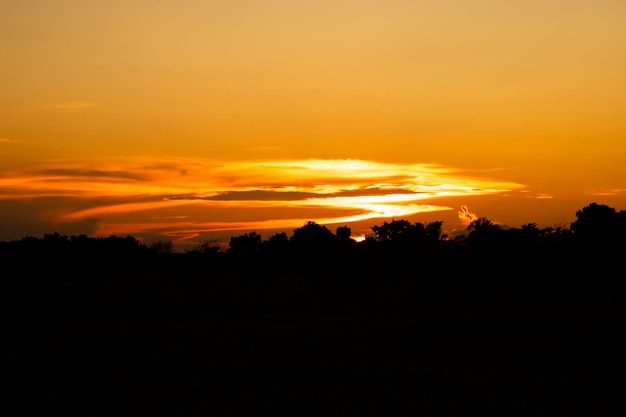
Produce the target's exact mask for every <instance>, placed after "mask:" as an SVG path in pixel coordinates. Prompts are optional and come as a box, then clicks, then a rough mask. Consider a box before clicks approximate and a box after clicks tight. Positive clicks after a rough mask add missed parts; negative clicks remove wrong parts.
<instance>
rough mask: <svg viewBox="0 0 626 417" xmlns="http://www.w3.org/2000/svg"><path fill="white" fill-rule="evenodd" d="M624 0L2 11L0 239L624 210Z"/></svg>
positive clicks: (92, 4) (15, 7)
mask: <svg viewBox="0 0 626 417" xmlns="http://www.w3.org/2000/svg"><path fill="white" fill-rule="evenodd" d="M624 22H626V2H625V1H623V0H594V1H582V0H568V1H565V0H563V1H561V0H558V1H557V0H542V1H538V0H527V1H512V0H511V1H509V0H473V1H467V0H437V1H422V0H411V1H409V0H385V1H380V0H359V1H356V0H333V1H326V0H317V1H298V0H263V1H259V0H228V1H226V0H224V1H218V0H204V1H200V0H178V1H167V0H161V1H158V0H155V1H144V0H124V1H121V0H110V1H106V2H105V1H95V0H80V1H79V0H54V1H52V0H20V1H4V2H0V57H1V65H0V215H1V216H0V240H12V239H19V238H21V237H23V236H26V235H31V236H43V234H44V233H51V232H55V231H58V232H60V233H64V234H69V235H71V234H87V235H92V236H108V235H111V234H115V235H126V234H131V235H133V236H135V237H137V238H140V239H142V240H144V241H146V242H149V241H154V240H157V239H161V240H172V241H174V243H175V244H180V245H182V244H196V243H201V242H202V241H205V240H210V239H226V238H227V237H228V236H232V235H237V234H242V233H246V232H249V231H257V232H259V233H261V234H262V235H264V236H269V235H268V234H269V233H273V232H275V231H281V230H282V231H286V232H290V231H291V230H293V229H294V228H296V227H299V226H301V225H302V224H304V223H305V222H306V221H308V220H312V221H316V222H318V223H321V224H324V225H328V226H329V228H331V229H332V230H333V231H334V230H335V228H336V227H337V226H342V225H348V226H350V227H351V228H352V231H353V235H354V236H359V235H363V234H365V233H368V232H369V231H371V230H370V228H371V226H372V225H375V224H382V222H383V221H389V220H391V219H393V218H395V219H400V218H402V219H408V220H411V221H420V222H430V221H435V220H441V221H443V222H444V224H443V229H444V230H445V231H447V232H454V231H455V230H463V229H464V228H465V227H466V226H467V221H466V219H463V218H462V217H463V216H460V215H459V212H460V211H461V212H462V209H461V207H463V206H467V208H468V210H469V213H470V214H472V215H476V216H480V217H486V218H488V219H489V220H491V221H493V222H494V223H498V224H502V225H507V226H512V227H519V226H521V225H522V224H525V223H530V222H535V223H537V224H538V225H539V226H541V227H548V226H560V225H569V223H571V222H572V221H574V220H575V213H576V211H577V210H579V209H581V208H582V207H584V206H585V205H588V204H589V203H591V202H597V203H599V204H607V205H610V206H612V207H614V208H616V209H618V210H622V209H626V24H624Z"/></svg>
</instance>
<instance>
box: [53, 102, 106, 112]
mask: <svg viewBox="0 0 626 417" xmlns="http://www.w3.org/2000/svg"><path fill="white" fill-rule="evenodd" d="M94 107H96V103H93V102H90V101H64V102H57V103H47V104H44V105H43V106H42V109H43V110H60V111H68V112H75V111H81V110H87V109H91V108H94Z"/></svg>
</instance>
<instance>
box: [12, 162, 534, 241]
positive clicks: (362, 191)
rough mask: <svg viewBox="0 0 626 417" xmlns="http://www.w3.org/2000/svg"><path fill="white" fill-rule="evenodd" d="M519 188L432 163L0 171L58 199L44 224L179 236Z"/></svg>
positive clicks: (421, 209)
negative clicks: (93, 223) (87, 223)
mask: <svg viewBox="0 0 626 417" xmlns="http://www.w3.org/2000/svg"><path fill="white" fill-rule="evenodd" d="M523 187H524V186H523V185H521V184H517V183H514V182H510V181H504V180H499V179H494V178H482V177H474V176H471V175H467V173H465V172H463V171H461V170H458V169H455V168H452V167H447V166H442V165H437V164H390V163H379V162H375V161H362V160H320V159H310V160H280V161H275V160H269V161H236V162H228V161H215V160H208V159H202V158H155V157H140V158H113V159H91V160H81V161H77V160H51V161H43V162H40V163H39V164H38V165H37V166H32V167H24V168H22V169H20V170H14V171H11V172H4V173H0V196H1V197H3V198H4V199H7V200H19V201H22V202H23V204H31V205H32V206H37V207H40V208H39V209H38V210H40V211H42V210H44V209H46V207H47V206H46V204H47V203H45V202H46V201H49V199H50V198H56V199H61V200H63V204H58V205H56V206H55V209H54V210H53V211H49V212H48V214H47V215H46V219H47V221H48V222H50V223H59V224H61V223H68V222H80V221H84V220H86V219H93V218H98V219H99V222H98V223H97V229H96V231H95V232H94V233H98V234H107V233H112V232H115V233H116V234H122V233H124V234H133V233H135V234H138V233H152V234H154V233H161V234H164V235H166V234H167V235H170V236H173V235H176V236H184V239H189V237H190V236H192V235H195V236H198V235H201V234H203V233H210V232H215V231H220V230H222V231H225V230H254V229H258V230H262V229H276V228H293V227H298V226H300V225H302V224H303V223H304V222H305V221H308V220H312V221H316V222H318V223H323V224H331V223H353V222H363V221H368V220H372V219H379V218H391V217H396V218H400V217H408V216H411V215H415V214H418V213H425V212H436V211H449V210H452V208H450V207H449V206H448V205H445V204H437V201H438V200H440V199H442V198H449V197H466V196H477V195H489V194H502V193H506V192H510V191H513V190H519V189H522V188H523ZM470 214H471V213H469V210H467V211H466V212H465V216H466V217H467V216H469V215H470ZM1 238H2V236H0V239H1ZM180 239H183V237H181V238H180Z"/></svg>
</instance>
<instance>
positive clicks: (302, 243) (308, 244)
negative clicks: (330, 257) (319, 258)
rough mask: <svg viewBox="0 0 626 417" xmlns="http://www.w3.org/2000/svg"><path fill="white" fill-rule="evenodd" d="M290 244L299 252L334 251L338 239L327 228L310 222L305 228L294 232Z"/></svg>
mask: <svg viewBox="0 0 626 417" xmlns="http://www.w3.org/2000/svg"><path fill="white" fill-rule="evenodd" d="M289 241H290V243H291V244H292V245H293V247H294V249H297V250H315V251H319V250H333V249H335V248H336V245H337V243H338V238H337V236H336V235H334V234H333V232H331V231H330V229H328V228H327V227H326V226H322V225H320V224H317V223H315V222H312V221H308V222H307V223H306V224H305V225H304V226H302V227H299V228H297V229H295V230H294V231H293V234H292V235H291V238H290V239H289Z"/></svg>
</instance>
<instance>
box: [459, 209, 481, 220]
mask: <svg viewBox="0 0 626 417" xmlns="http://www.w3.org/2000/svg"><path fill="white" fill-rule="evenodd" d="M458 213H459V220H461V222H462V223H463V224H470V223H471V222H473V221H474V220H478V218H479V217H478V216H477V215H476V214H474V213H472V212H471V211H469V208H468V207H467V206H466V205H463V206H461V211H459V212H458Z"/></svg>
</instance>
